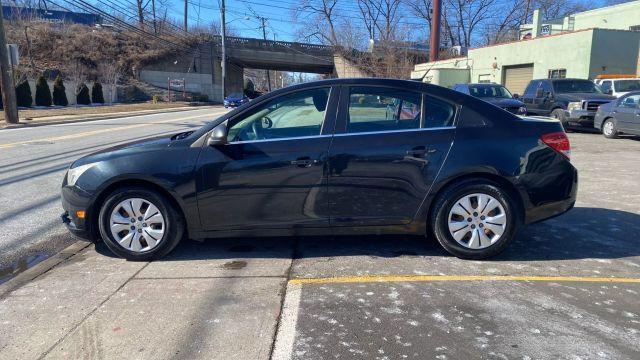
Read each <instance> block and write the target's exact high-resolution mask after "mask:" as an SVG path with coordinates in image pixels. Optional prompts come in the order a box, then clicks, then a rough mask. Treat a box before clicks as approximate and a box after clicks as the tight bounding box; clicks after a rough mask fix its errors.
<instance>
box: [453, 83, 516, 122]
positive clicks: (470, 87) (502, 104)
mask: <svg viewBox="0 0 640 360" xmlns="http://www.w3.org/2000/svg"><path fill="white" fill-rule="evenodd" d="M453 90H455V91H459V92H461V93H463V94H467V95H471V96H473V97H477V98H479V99H482V100H484V101H486V102H488V103H491V104H493V105H495V106H497V107H499V108H502V109H505V110H507V111H508V112H510V113H512V114H516V115H526V114H527V108H526V107H525V106H524V104H523V103H522V101H520V100H518V96H517V95H515V96H514V95H511V93H510V92H509V90H507V88H506V87H504V86H502V85H500V84H491V83H489V84H456V85H455V86H454V87H453Z"/></svg>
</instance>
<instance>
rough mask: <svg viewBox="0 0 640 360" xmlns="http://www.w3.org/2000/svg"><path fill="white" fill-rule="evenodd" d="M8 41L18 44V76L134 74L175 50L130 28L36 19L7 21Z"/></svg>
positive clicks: (69, 76) (92, 77)
mask: <svg viewBox="0 0 640 360" xmlns="http://www.w3.org/2000/svg"><path fill="white" fill-rule="evenodd" d="M6 27H7V29H6V31H7V41H8V43H15V44H18V45H19V48H20V66H19V67H18V69H17V72H18V75H19V76H23V77H24V76H27V77H30V78H33V77H35V76H38V75H40V74H42V73H45V72H51V71H53V73H54V74H55V73H56V72H57V71H59V72H61V73H62V75H63V77H64V78H67V79H74V78H75V79H77V78H83V79H86V80H93V79H101V80H102V78H104V77H110V76H113V75H114V74H113V73H114V72H115V73H117V74H118V76H119V77H121V78H126V77H129V76H131V75H132V74H133V69H134V68H140V67H141V66H143V65H144V64H146V63H149V62H153V61H155V60H157V59H161V58H162V57H164V56H167V55H169V54H171V53H172V52H174V51H175V50H174V49H172V48H171V47H168V46H166V45H164V44H163V43H162V42H161V41H158V40H156V39H154V38H150V37H147V36H142V35H139V34H136V33H133V32H126V31H116V30H113V29H108V28H102V29H101V28H94V27H89V26H84V25H60V24H48V23H36V22H26V21H24V22H10V23H7V24H6Z"/></svg>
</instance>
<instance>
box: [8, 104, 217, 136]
mask: <svg viewBox="0 0 640 360" xmlns="http://www.w3.org/2000/svg"><path fill="white" fill-rule="evenodd" d="M207 110H209V111H212V112H211V114H207V115H211V116H215V117H212V118H211V120H214V119H215V118H216V117H218V116H220V115H222V114H224V113H226V112H228V111H229V110H228V109H216V108H213V109H193V110H182V111H168V112H159V113H152V114H140V115H129V116H123V117H113V118H109V119H101V120H84V121H74V122H68V123H63V124H55V123H54V124H50V125H47V124H43V125H39V126H26V127H18V128H9V129H3V130H2V133H8V132H15V131H26V130H33V129H38V128H43V127H48V128H52V127H64V126H69V125H90V124H100V123H103V122H108V121H120V120H132V119H136V120H137V119H141V118H146V117H149V116H163V115H171V114H179V113H185V112H187V113H188V112H192V111H207ZM115 115H117V114H115V113H114V116H115ZM74 116H75V115H74ZM88 123H90V124H88ZM114 125H119V124H114Z"/></svg>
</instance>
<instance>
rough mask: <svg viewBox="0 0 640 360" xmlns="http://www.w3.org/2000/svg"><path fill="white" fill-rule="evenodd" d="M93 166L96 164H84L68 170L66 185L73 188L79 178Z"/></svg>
mask: <svg viewBox="0 0 640 360" xmlns="http://www.w3.org/2000/svg"><path fill="white" fill-rule="evenodd" d="M95 164H96V163H91V164H85V165H81V166H77V167H74V168H71V169H69V171H67V185H69V186H74V185H75V184H76V181H78V179H79V178H80V176H82V174H84V173H85V171H87V170H89V169H91V168H92V167H93V166H94V165H95Z"/></svg>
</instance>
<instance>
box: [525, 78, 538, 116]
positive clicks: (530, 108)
mask: <svg viewBox="0 0 640 360" xmlns="http://www.w3.org/2000/svg"><path fill="white" fill-rule="evenodd" d="M539 86H540V81H531V82H530V83H529V85H528V86H527V88H526V89H525V91H524V94H522V102H524V104H525V106H526V107H527V113H532V114H534V115H537V114H538V108H537V107H536V103H535V98H536V90H537V89H538V87H539Z"/></svg>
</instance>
